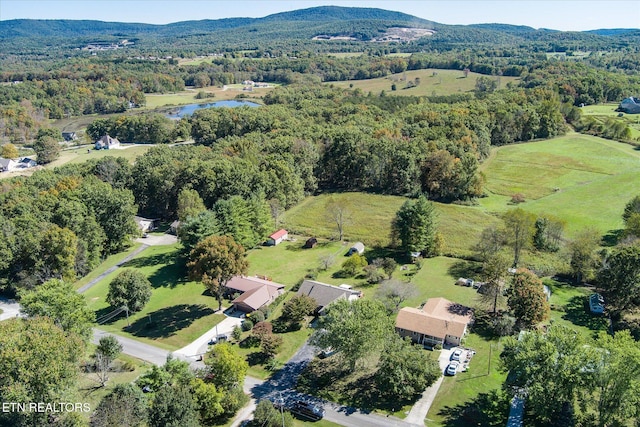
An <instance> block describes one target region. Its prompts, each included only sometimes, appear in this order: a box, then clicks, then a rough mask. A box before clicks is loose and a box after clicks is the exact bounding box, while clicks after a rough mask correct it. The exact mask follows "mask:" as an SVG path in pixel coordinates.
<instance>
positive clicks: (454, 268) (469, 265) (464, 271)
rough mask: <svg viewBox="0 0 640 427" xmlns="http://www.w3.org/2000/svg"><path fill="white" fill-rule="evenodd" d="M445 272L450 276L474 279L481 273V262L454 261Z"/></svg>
mask: <svg viewBox="0 0 640 427" xmlns="http://www.w3.org/2000/svg"><path fill="white" fill-rule="evenodd" d="M447 273H448V274H449V275H450V276H452V277H464V278H470V279H474V280H476V279H477V278H478V276H479V275H480V274H481V273H482V264H481V263H479V262H472V261H457V262H454V263H453V264H452V265H451V266H450V267H449V269H448V271H447Z"/></svg>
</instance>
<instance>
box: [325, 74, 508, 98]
mask: <svg viewBox="0 0 640 427" xmlns="http://www.w3.org/2000/svg"><path fill="white" fill-rule="evenodd" d="M481 76H482V74H478V73H471V72H470V73H469V74H468V75H467V77H465V76H464V72H463V71H462V70H440V69H431V68H428V69H424V70H410V71H405V72H403V73H398V74H392V75H390V76H386V77H380V78H377V79H367V80H347V81H341V82H328V83H327V84H332V85H334V86H336V87H341V88H352V89H361V90H362V91H363V92H364V93H368V92H372V93H373V94H379V93H380V92H382V91H385V92H386V94H387V95H397V96H403V95H407V96H408V95H413V96H440V95H453V94H456V93H465V92H472V91H473V90H474V89H475V86H476V81H477V80H478V77H481ZM485 77H486V76H485ZM416 78H418V79H419V84H418V85H416V86H415V87H407V83H408V82H409V81H413V82H414V83H416ZM492 78H493V79H496V80H498V89H501V88H504V87H506V85H507V84H508V83H509V82H514V81H517V80H518V77H506V76H500V77H492ZM392 84H395V85H396V90H395V91H394V90H391V85H392Z"/></svg>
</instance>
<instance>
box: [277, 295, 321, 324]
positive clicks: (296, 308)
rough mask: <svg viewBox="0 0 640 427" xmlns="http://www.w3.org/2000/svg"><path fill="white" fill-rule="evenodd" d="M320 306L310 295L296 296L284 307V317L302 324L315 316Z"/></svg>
mask: <svg viewBox="0 0 640 427" xmlns="http://www.w3.org/2000/svg"><path fill="white" fill-rule="evenodd" d="M317 306H318V303H317V302H316V300H315V299H313V298H311V297H310V296H308V295H295V296H294V297H293V298H291V299H290V300H289V301H287V302H286V303H285V304H284V307H282V317H283V318H285V319H286V320H288V321H290V322H293V323H300V322H302V321H303V320H304V319H305V318H306V317H307V316H310V315H312V314H313V312H314V310H315V309H316V307H317Z"/></svg>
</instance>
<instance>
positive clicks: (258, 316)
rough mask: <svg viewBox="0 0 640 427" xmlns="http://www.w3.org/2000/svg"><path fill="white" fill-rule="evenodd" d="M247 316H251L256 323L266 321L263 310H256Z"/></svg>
mask: <svg viewBox="0 0 640 427" xmlns="http://www.w3.org/2000/svg"><path fill="white" fill-rule="evenodd" d="M247 318H249V319H250V320H251V321H252V322H253V324H254V325H255V324H256V323H260V322H264V319H265V315H264V313H263V312H262V311H260V310H256V311H254V312H253V313H250V314H248V315H247Z"/></svg>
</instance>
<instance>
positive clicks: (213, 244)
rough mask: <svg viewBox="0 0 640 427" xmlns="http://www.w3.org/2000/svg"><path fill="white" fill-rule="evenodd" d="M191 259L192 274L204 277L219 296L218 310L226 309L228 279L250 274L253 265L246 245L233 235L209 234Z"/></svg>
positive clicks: (199, 244) (191, 255) (200, 277)
mask: <svg viewBox="0 0 640 427" xmlns="http://www.w3.org/2000/svg"><path fill="white" fill-rule="evenodd" d="M189 259H190V261H189V262H188V263H187V267H188V268H189V276H190V277H191V278H192V279H193V280H200V281H202V283H203V284H204V285H205V286H206V287H207V289H208V290H209V292H211V294H212V295H213V296H214V297H215V298H216V299H217V300H218V310H221V309H222V296H223V294H224V292H225V291H226V285H227V282H228V281H229V280H230V279H231V278H232V277H233V276H236V275H241V274H246V272H247V269H248V267H249V264H248V263H247V260H246V259H245V257H244V248H243V247H242V246H241V245H239V244H238V243H236V242H235V240H233V238H232V237H229V236H209V237H207V238H206V239H204V240H202V241H201V242H199V243H198V244H196V246H195V248H193V250H192V251H191V253H190V255H189Z"/></svg>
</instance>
